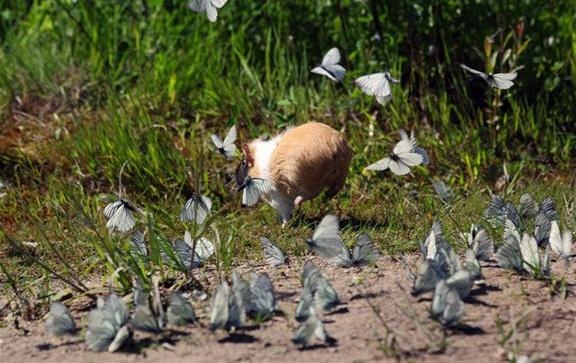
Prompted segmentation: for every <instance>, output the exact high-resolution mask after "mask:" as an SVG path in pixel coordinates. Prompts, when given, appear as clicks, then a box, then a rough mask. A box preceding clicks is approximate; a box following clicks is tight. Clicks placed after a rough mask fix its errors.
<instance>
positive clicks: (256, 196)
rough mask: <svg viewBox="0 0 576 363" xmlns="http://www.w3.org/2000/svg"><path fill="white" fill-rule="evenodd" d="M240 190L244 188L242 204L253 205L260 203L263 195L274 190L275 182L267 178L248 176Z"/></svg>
mask: <svg viewBox="0 0 576 363" xmlns="http://www.w3.org/2000/svg"><path fill="white" fill-rule="evenodd" d="M240 190H243V192H242V205H246V206H248V207H251V206H253V205H255V204H256V203H258V200H260V196H261V195H263V194H268V193H270V192H271V191H272V190H274V184H273V183H272V182H271V181H270V180H267V179H261V178H251V177H247V178H246V181H245V182H244V185H243V186H242V187H241V188H240Z"/></svg>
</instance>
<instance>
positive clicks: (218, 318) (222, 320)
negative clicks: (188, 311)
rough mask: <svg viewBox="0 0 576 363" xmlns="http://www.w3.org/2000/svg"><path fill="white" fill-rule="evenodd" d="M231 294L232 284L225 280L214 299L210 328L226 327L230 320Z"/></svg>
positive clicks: (212, 329)
mask: <svg viewBox="0 0 576 363" xmlns="http://www.w3.org/2000/svg"><path fill="white" fill-rule="evenodd" d="M229 296H230V286H229V285H228V283H227V282H226V281H223V282H222V283H221V284H220V285H219V286H218V289H217V290H216V295H215V296H214V301H213V302H212V312H211V314H210V330H211V331H214V330H216V329H225V327H226V324H227V322H228V316H229V312H228V300H229Z"/></svg>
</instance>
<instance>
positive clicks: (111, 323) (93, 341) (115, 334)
mask: <svg viewBox="0 0 576 363" xmlns="http://www.w3.org/2000/svg"><path fill="white" fill-rule="evenodd" d="M129 318H130V316H129V314H128V308H127V307H126V304H124V302H123V301H122V299H120V298H119V297H118V296H117V295H115V294H111V295H108V297H107V298H106V300H105V301H104V303H103V304H102V306H99V307H97V308H96V309H94V310H92V311H90V314H89V315H88V329H87V331H86V343H87V344H88V348H90V349H91V350H94V351H97V352H101V351H104V350H108V351H110V352H114V351H116V350H118V348H120V347H121V346H122V344H124V342H125V341H126V340H127V339H128V338H129V336H130V331H129V330H128V326H127V325H126V324H127V323H128V319H129Z"/></svg>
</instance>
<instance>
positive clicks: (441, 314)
mask: <svg viewBox="0 0 576 363" xmlns="http://www.w3.org/2000/svg"><path fill="white" fill-rule="evenodd" d="M431 315H432V317H433V318H435V319H437V320H438V321H440V322H441V323H442V324H443V325H445V326H450V325H454V324H457V323H458V320H460V318H461V317H462V315H464V303H463V302H462V300H461V299H460V296H459V294H458V292H457V291H456V290H454V289H452V288H450V287H449V286H448V284H447V283H446V282H445V281H440V282H438V284H437V285H436V288H435V289H434V298H433V299H432V308H431Z"/></svg>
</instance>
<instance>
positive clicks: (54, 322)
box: [46, 302, 76, 336]
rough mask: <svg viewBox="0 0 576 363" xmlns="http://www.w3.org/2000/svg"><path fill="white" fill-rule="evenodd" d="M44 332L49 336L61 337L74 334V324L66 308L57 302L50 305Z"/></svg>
mask: <svg viewBox="0 0 576 363" xmlns="http://www.w3.org/2000/svg"><path fill="white" fill-rule="evenodd" d="M46 330H47V331H48V333H49V334H52V335H56V336H61V335H66V334H73V333H74V332H76V324H74V319H72V316H71V315H70V311H68V308H67V307H66V306H65V305H64V304H62V303H59V302H54V303H52V304H51V305H50V311H49V312H48V317H47V318H46Z"/></svg>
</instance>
